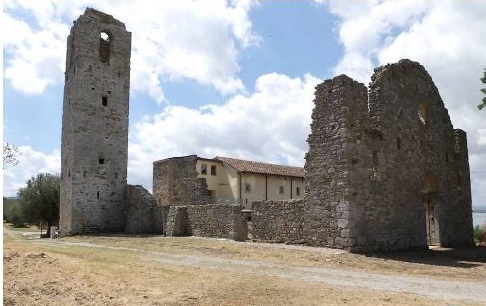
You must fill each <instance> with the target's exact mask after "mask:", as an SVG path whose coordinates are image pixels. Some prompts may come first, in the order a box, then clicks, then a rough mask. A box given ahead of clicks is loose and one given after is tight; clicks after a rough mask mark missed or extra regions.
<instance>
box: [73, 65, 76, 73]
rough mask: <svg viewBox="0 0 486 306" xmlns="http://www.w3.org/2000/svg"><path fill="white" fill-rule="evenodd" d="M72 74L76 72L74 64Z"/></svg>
mask: <svg viewBox="0 0 486 306" xmlns="http://www.w3.org/2000/svg"><path fill="white" fill-rule="evenodd" d="M73 74H76V66H73Z"/></svg>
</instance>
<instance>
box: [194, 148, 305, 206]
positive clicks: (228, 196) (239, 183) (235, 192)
mask: <svg viewBox="0 0 486 306" xmlns="http://www.w3.org/2000/svg"><path fill="white" fill-rule="evenodd" d="M196 170H197V173H198V177H199V178H204V179H206V182H207V185H208V195H209V198H210V201H211V202H215V203H216V202H219V203H220V202H223V203H241V204H243V205H244V206H245V207H246V208H248V209H249V208H251V203H252V202H253V201H257V200H288V199H302V198H303V197H304V190H305V179H304V174H305V173H304V168H301V167H293V166H285V165H277V164H270V163H262V162H255V161H248V160H242V159H236V158H229V157H220V156H218V157H215V158H212V159H209V158H202V157H198V158H197V164H196Z"/></svg>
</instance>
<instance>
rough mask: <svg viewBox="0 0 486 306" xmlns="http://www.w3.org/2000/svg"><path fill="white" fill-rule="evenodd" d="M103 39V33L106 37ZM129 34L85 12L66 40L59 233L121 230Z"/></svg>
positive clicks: (108, 18) (120, 26) (108, 20)
mask: <svg viewBox="0 0 486 306" xmlns="http://www.w3.org/2000/svg"><path fill="white" fill-rule="evenodd" d="M102 34H105V35H106V37H105V38H106V40H105V39H103V36H102ZM130 52H131V33H130V32H128V31H126V28H125V25H124V24H123V23H121V22H120V21H118V20H116V19H114V18H113V16H110V15H107V14H104V13H102V12H98V11H96V10H93V9H89V8H88V9H86V11H85V12H84V14H83V15H81V16H80V17H79V18H78V20H76V21H75V22H74V25H73V27H72V28H71V32H70V34H69V36H68V39H67V53H66V72H65V86H64V102H63V120H62V121H63V123H62V146H61V158H62V163H61V176H62V180H61V192H60V193H61V196H60V234H61V235H72V234H79V233H90V232H113V231H123V230H124V228H125V194H126V185H127V181H126V179H127V156H128V108H129V107H128V104H129V88H130Z"/></svg>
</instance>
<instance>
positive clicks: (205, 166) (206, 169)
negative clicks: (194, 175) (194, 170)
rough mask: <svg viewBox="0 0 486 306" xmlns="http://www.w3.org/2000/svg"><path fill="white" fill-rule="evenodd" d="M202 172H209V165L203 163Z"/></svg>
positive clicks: (204, 173) (205, 173)
mask: <svg viewBox="0 0 486 306" xmlns="http://www.w3.org/2000/svg"><path fill="white" fill-rule="evenodd" d="M201 174H202V175H207V174H208V165H206V164H201Z"/></svg>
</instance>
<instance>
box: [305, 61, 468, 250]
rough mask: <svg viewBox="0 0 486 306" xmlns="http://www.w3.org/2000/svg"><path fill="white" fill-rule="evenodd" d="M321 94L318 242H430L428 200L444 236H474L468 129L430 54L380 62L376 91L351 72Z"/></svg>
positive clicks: (309, 211)
mask: <svg viewBox="0 0 486 306" xmlns="http://www.w3.org/2000/svg"><path fill="white" fill-rule="evenodd" d="M367 95H368V97H367ZM314 102H315V108H314V110H313V113H312V119H313V122H312V125H311V130H312V133H311V135H309V138H308V143H309V152H308V154H307V156H306V166H305V168H306V172H307V195H306V198H305V201H306V205H307V208H306V210H305V214H304V238H305V239H306V241H307V243H308V244H311V245H318V246H331V247H338V248H345V249H349V250H351V251H363V252H364V251H374V250H400V249H411V248H425V247H426V246H427V239H428V238H427V231H426V227H427V226H428V223H427V218H426V206H427V205H428V204H427V203H429V204H433V206H434V211H433V217H434V220H435V221H438V222H435V227H434V230H435V231H436V233H438V235H437V239H438V242H439V243H441V244H442V245H444V246H449V245H458V244H460V243H462V244H467V242H468V241H469V240H470V238H469V237H470V233H471V228H472V223H471V221H470V218H471V212H470V207H471V202H470V183H469V166H468V162H467V145H466V142H465V140H466V139H465V135H464V134H461V133H460V132H454V130H453V128H452V124H451V122H450V118H449V115H448V112H447V109H445V107H444V104H443V102H442V100H441V98H440V95H439V93H438V90H437V88H436V87H435V85H434V83H433V82H432V79H431V77H430V76H429V75H428V73H427V72H426V71H425V69H424V68H423V67H422V66H421V65H420V64H418V63H415V62H412V61H409V60H402V61H400V62H399V63H397V64H392V65H386V66H382V67H379V68H377V69H375V74H374V75H373V76H372V83H371V84H370V88H369V92H367V90H366V87H365V86H364V85H362V84H359V83H357V82H355V81H353V80H352V79H350V78H348V77H346V76H338V77H335V78H334V79H332V80H326V81H325V82H324V83H322V84H320V85H318V86H317V87H316V95H315V100H314Z"/></svg>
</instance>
